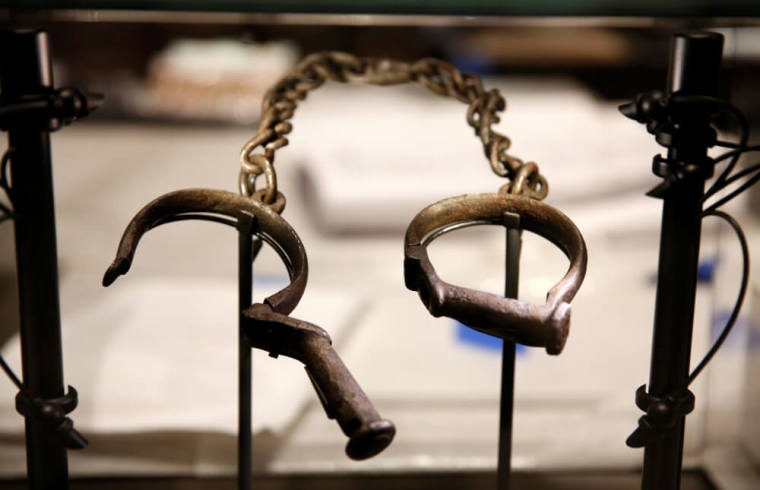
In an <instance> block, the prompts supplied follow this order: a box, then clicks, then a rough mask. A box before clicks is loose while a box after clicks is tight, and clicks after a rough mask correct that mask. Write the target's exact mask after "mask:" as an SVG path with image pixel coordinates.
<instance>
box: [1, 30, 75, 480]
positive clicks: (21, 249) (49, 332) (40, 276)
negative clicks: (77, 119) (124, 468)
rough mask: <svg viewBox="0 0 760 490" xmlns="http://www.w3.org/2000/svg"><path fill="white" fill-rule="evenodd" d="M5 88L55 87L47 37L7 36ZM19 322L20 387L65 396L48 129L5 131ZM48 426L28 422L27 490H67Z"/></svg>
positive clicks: (14, 92) (63, 460)
mask: <svg viewBox="0 0 760 490" xmlns="http://www.w3.org/2000/svg"><path fill="white" fill-rule="evenodd" d="M0 36H1V37H2V46H3V49H2V54H0V57H1V59H0V87H1V91H2V94H3V97H4V98H5V99H6V100H8V99H14V98H17V97H21V96H24V95H35V94H40V93H45V92H47V91H48V90H49V89H51V88H52V86H53V80H52V73H51V69H50V57H49V54H48V43H47V34H46V33H45V32H41V31H32V30H13V31H3V32H2V34H0ZM8 146H9V148H12V149H13V157H12V162H11V169H10V170H11V180H12V189H13V207H14V215H15V236H16V264H17V274H18V292H19V310H20V317H21V364H22V370H23V383H24V387H25V389H26V391H27V392H28V393H29V395H30V396H32V397H40V398H55V397H59V396H62V395H63V394H64V387H63V354H62V350H61V321H60V306H59V298H58V257H57V250H56V233H55V213H54V201H53V176H52V171H51V162H50V135H49V133H48V128H47V125H46V123H45V121H41V122H40V121H29V120H19V121H16V122H15V123H14V124H12V125H11V126H10V127H9V128H8ZM51 432H52V431H50V430H49V429H48V428H47V427H45V425H44V423H43V422H42V421H41V420H39V419H36V418H32V417H27V418H26V459H27V475H28V481H29V488H30V489H33V490H38V489H53V488H55V489H67V488H69V486H68V462H67V455H66V449H65V448H64V446H63V445H62V444H61V442H59V441H58V440H56V439H55V438H54V437H53V435H52V434H51Z"/></svg>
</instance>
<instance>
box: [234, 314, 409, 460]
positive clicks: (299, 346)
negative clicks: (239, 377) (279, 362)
mask: <svg viewBox="0 0 760 490" xmlns="http://www.w3.org/2000/svg"><path fill="white" fill-rule="evenodd" d="M243 315H244V317H246V318H247V319H248V320H249V323H248V328H247V331H246V334H247V336H248V338H249V340H250V341H251V345H253V346H254V347H256V348H258V349H263V350H266V351H268V352H269V354H270V355H271V356H273V357H277V356H278V355H283V356H287V357H291V358H293V359H297V360H299V361H301V362H302V363H303V364H304V365H305V366H306V372H307V373H308V375H309V378H310V379H311V382H312V384H313V385H314V388H315V390H316V391H317V395H318V396H319V399H320V400H321V401H322V405H323V407H324V409H325V412H326V414H327V416H328V417H329V418H334V419H335V420H336V421H337V422H338V425H340V428H341V429H342V430H343V433H344V434H345V435H347V436H348V437H349V441H348V444H347V445H346V454H348V456H349V457H350V458H352V459H357V460H361V459H367V458H369V457H372V456H374V455H376V454H377V453H379V452H381V451H382V450H383V449H385V448H386V447H388V445H389V444H390V443H391V441H392V440H393V436H394V435H395V433H396V428H395V427H394V425H393V423H392V422H390V421H388V420H385V419H383V418H381V417H380V415H379V414H378V413H377V410H375V407H374V406H373V405H372V402H371V401H370V400H369V398H367V395H366V394H365V393H364V391H363V390H362V389H361V387H360V386H359V384H358V383H357V382H356V380H355V379H354V377H353V376H352V375H351V373H350V372H349V370H348V368H346V365H345V364H343V361H342V360H341V359H340V357H339V356H338V354H337V353H336V352H335V350H334V349H333V348H332V340H330V336H329V335H328V334H327V332H325V331H324V330H323V329H321V328H319V327H317V326H316V325H312V324H311V323H308V322H305V321H303V320H298V319H296V318H291V317H289V316H287V315H284V314H281V313H279V312H277V311H276V309H274V308H272V307H271V306H269V305H264V304H260V303H259V304H254V305H252V306H251V307H250V308H248V309H247V310H245V311H244V312H243Z"/></svg>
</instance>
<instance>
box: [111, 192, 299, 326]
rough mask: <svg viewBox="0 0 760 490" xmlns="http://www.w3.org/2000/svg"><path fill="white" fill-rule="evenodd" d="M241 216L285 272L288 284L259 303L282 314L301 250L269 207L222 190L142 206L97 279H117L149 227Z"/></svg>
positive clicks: (291, 301)
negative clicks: (268, 247) (250, 222)
mask: <svg viewBox="0 0 760 490" xmlns="http://www.w3.org/2000/svg"><path fill="white" fill-rule="evenodd" d="M221 216H227V217H230V218H233V220H228V219H225V218H223V217H221ZM246 217H248V219H249V220H250V219H253V220H254V221H255V223H253V226H252V227H250V231H251V234H252V235H258V236H259V237H261V238H262V240H264V241H265V242H267V243H268V244H269V245H271V246H272V248H273V249H274V250H275V251H276V252H277V254H278V255H279V256H280V258H282V260H283V262H284V263H285V266H286V267H287V269H288V274H289V275H290V284H289V285H288V286H286V287H285V288H284V289H282V290H280V291H278V292H277V293H275V294H273V295H272V296H269V297H268V298H266V299H265V300H264V302H265V303H266V304H268V305H269V306H271V307H272V310H273V311H275V312H277V313H282V314H288V313H290V312H291V311H293V309H294V308H295V307H296V305H297V304H298V301H300V299H301V296H302V295H303V292H304V289H305V288H306V280H307V277H308V270H309V268H308V263H307V260H306V251H305V250H304V248H303V244H302V243H301V239H300V238H299V237H298V235H297V234H296V232H295V231H294V230H293V228H292V227H291V226H290V225H289V224H288V222H287V221H285V220H284V219H283V218H282V217H281V216H280V215H279V214H277V213H276V212H274V211H273V210H272V209H270V207H269V206H267V205H265V204H263V203H261V202H258V201H256V200H252V199H249V198H247V197H243V196H240V195H238V194H234V193H232V192H227V191H220V190H214V189H184V190H180V191H175V192H169V193H168V194H164V195H162V196H161V197H158V198H157V199H155V200H153V201H152V202H150V203H148V204H147V205H146V206H145V207H143V208H142V209H141V210H140V212H138V213H137V214H136V215H135V217H134V218H132V221H130V223H129V225H127V228H126V230H124V234H123V235H122V237H121V241H120V242H119V248H118V251H117V253H116V258H115V259H114V261H113V263H112V264H111V266H110V267H109V268H108V270H107V271H106V273H105V275H104V276H103V285H104V286H108V285H110V284H111V283H112V282H113V281H115V280H116V278H117V277H118V276H120V275H122V274H126V273H127V271H129V268H130V266H131V265H132V260H133V258H134V255H135V250H136V249H137V244H138V242H139V241H140V238H141V237H142V236H143V235H144V234H145V233H146V232H147V231H148V230H150V229H151V228H155V227H156V226H159V225H161V224H164V223H170V222H174V221H179V220H185V219H202V220H208V221H216V222H219V223H223V224H227V225H230V226H234V227H239V226H240V223H242V222H243V221H246V219H245V218H246Z"/></svg>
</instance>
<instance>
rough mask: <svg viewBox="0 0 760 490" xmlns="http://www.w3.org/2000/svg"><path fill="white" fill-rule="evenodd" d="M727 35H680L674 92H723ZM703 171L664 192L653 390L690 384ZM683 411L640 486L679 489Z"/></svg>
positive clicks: (705, 122) (652, 451)
mask: <svg viewBox="0 0 760 490" xmlns="http://www.w3.org/2000/svg"><path fill="white" fill-rule="evenodd" d="M722 41H723V39H722V37H721V36H719V35H717V34H689V35H677V36H675V37H674V42H673V46H672V55H671V65H670V73H669V91H670V92H671V93H675V92H678V93H679V94H684V95H709V96H715V95H717V76H718V71H719V68H720V58H721V50H722V46H723V42H722ZM683 124H684V125H686V124H688V125H694V126H693V128H692V129H695V128H696V129H699V128H698V126H703V127H704V128H709V117H708V116H707V115H699V114H691V115H690V117H689V120H688V121H683ZM707 145H708V142H706V141H700V140H699V138H693V139H692V138H689V139H685V141H683V142H682V143H681V144H680V145H678V146H676V147H673V148H670V149H669V150H668V159H669V160H671V161H674V162H684V163H686V164H690V163H694V164H699V163H700V162H704V161H705V157H706V155H707ZM704 183H705V177H703V176H699V175H693V176H691V177H690V178H685V179H675V180H674V181H673V182H672V185H671V187H670V188H669V189H668V190H667V192H665V193H664V195H663V199H664V202H663V208H662V227H661V235H660V258H659V265H658V276H657V295H656V302H655V314H654V333H653V340H652V360H651V367H650V377H649V386H648V392H649V394H651V395H654V396H666V395H670V394H675V393H678V392H679V391H682V390H685V389H686V387H687V385H688V377H689V363H690V356H691V338H692V328H693V320H694V300H695V292H696V281H697V266H698V259H699V240H700V233H701V221H702V220H701V213H702V205H701V202H700V201H701V198H702V195H703V192H704ZM684 428H685V416H680V417H679V418H678V421H677V423H676V424H675V425H674V426H673V427H672V428H671V429H670V430H668V431H666V432H665V434H664V435H663V436H662V437H661V438H656V439H653V440H652V441H651V442H649V443H647V445H646V446H645V449H644V465H643V472H642V489H644V490H676V489H678V488H680V479H681V464H682V458H683V437H684Z"/></svg>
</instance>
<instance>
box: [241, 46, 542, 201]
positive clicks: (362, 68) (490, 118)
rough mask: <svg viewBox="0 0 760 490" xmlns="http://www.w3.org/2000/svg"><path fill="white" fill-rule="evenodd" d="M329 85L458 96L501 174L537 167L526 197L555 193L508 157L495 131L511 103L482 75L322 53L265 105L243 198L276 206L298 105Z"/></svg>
mask: <svg viewBox="0 0 760 490" xmlns="http://www.w3.org/2000/svg"><path fill="white" fill-rule="evenodd" d="M327 80H331V81H334V82H341V83H348V82H352V83H367V84H373V85H397V84H404V83H412V82H413V83H417V84H420V85H422V86H424V87H426V88H428V89H429V90H431V91H432V92H434V93H436V94H438V95H443V96H447V97H453V98H455V99H457V100H459V101H460V102H463V103H465V104H467V105H468V107H467V123H468V124H469V125H470V126H471V127H472V128H473V129H474V130H475V135H476V136H478V138H480V141H481V143H482V145H483V152H484V153H485V156H486V158H487V159H488V162H489V164H490V165H491V169H492V170H493V171H494V173H496V175H498V176H500V177H506V178H508V179H515V178H517V177H518V174H519V173H520V171H521V169H523V167H524V166H526V165H532V167H531V169H530V172H529V173H530V174H531V178H530V179H528V182H527V184H528V185H524V184H523V183H521V184H520V187H521V188H523V191H522V192H523V193H525V194H526V195H529V196H531V197H533V198H535V199H543V198H544V197H545V196H546V194H547V192H548V191H549V186H548V184H547V182H546V179H545V178H544V177H543V175H541V174H540V173H539V172H538V166H537V165H536V164H535V163H534V162H527V164H526V163H524V162H523V161H522V160H520V159H519V158H517V157H515V156H513V155H510V154H508V153H507V150H508V149H509V146H510V144H511V143H510V140H509V138H508V137H507V136H505V135H503V134H501V133H498V132H496V131H494V129H493V125H495V124H497V123H498V122H499V116H498V113H499V112H501V111H503V110H504V109H505V108H506V103H505V102H504V98H503V97H502V95H501V94H500V93H499V91H498V90H496V89H491V90H486V89H484V88H483V84H482V82H481V80H480V78H479V77H478V76H477V75H475V74H473V73H466V72H460V71H459V70H457V68H456V67H455V66H454V65H452V64H450V63H446V62H445V61H440V60H437V59H432V58H426V59H421V60H418V61H415V62H413V63H404V62H400V61H393V60H389V59H383V58H359V57H357V56H354V55H351V54H348V53H341V52H322V53H314V54H311V55H309V56H307V57H305V58H304V59H303V60H302V61H301V62H300V63H299V64H298V65H297V66H296V67H295V68H294V69H293V70H292V71H291V72H290V73H289V74H287V75H286V76H285V77H283V78H282V79H281V80H280V81H279V82H277V84H275V85H274V86H273V87H272V88H271V89H270V90H269V91H267V94H266V95H265V97H264V100H263V102H262V110H261V112H262V116H261V122H260V123H259V128H258V131H257V132H256V135H255V136H254V137H253V138H251V139H250V140H249V141H248V142H247V143H246V144H245V145H244V146H243V149H242V150H241V153H240V176H239V186H240V192H241V194H243V195H246V196H251V195H253V194H254V193H256V192H263V201H264V202H265V203H273V202H274V201H275V199H276V196H277V192H278V191H277V178H276V172H275V170H274V166H273V164H274V157H275V152H276V151H277V150H278V149H279V148H282V147H283V146H286V145H287V144H288V139H287V138H286V135H287V134H289V133H290V132H291V131H292V130H293V125H292V124H291V122H290V121H289V120H290V119H292V117H293V115H294V114H295V110H296V108H297V106H298V103H299V102H300V101H302V100H304V99H305V98H306V96H307V94H308V93H309V92H310V91H312V90H315V89H317V88H319V87H320V86H321V85H322V84H323V83H325V82H326V81H327ZM259 146H260V147H262V148H263V150H264V152H263V154H262V153H253V151H254V150H255V149H256V148H258V147H259ZM262 174H263V175H264V177H265V179H266V186H265V187H263V188H262V189H260V190H256V178H257V177H258V176H259V175H262ZM524 174H525V173H524V172H523V175H524Z"/></svg>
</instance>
